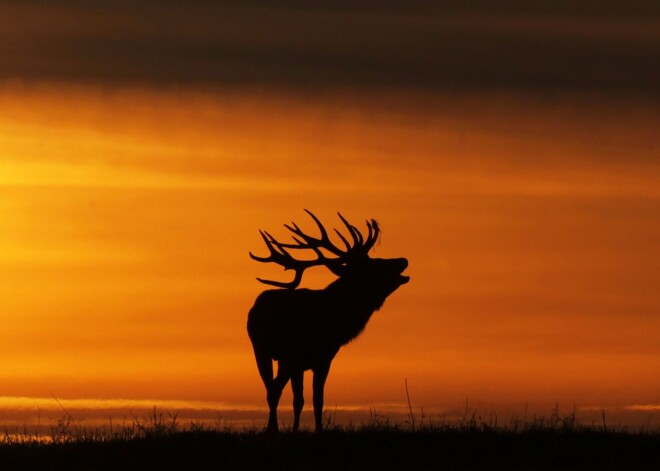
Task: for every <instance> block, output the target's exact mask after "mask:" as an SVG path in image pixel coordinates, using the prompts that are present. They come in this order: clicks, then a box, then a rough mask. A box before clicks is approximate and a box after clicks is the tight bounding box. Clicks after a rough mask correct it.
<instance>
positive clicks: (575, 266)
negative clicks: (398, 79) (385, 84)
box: [0, 83, 660, 413]
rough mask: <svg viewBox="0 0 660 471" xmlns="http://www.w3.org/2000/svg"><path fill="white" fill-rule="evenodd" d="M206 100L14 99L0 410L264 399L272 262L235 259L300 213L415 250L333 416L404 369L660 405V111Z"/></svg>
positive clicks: (504, 394)
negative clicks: (255, 345) (376, 225)
mask: <svg viewBox="0 0 660 471" xmlns="http://www.w3.org/2000/svg"><path fill="white" fill-rule="evenodd" d="M202 90H203V89H197V90H196V91H193V90H191V89H177V90H169V91H168V90H166V89H163V90H160V91H157V90H146V89H144V88H136V87H133V88H122V89H117V88H103V87H94V86H74V85H45V84H41V85H32V86H27V85H20V84H18V83H13V84H11V83H9V84H5V85H3V86H2V87H1V88H0V110H2V111H1V112H0V195H1V196H0V218H1V219H2V227H3V231H1V232H0V321H1V323H2V326H3V327H2V329H1V330H0V356H1V357H2V358H3V362H2V364H0V385H1V386H0V396H2V397H5V398H6V399H4V401H5V403H6V404H5V406H4V407H5V409H11V407H13V406H11V404H16V399H10V398H16V397H27V398H49V396H51V394H54V395H56V396H57V397H59V398H62V399H64V400H92V399H93V400H96V399H110V400H116V399H119V398H121V399H127V400H145V401H147V402H145V403H148V402H150V401H159V400H163V401H164V400H169V401H175V402H172V403H169V404H179V402H176V401H184V402H185V401H188V402H189V403H190V404H195V403H200V401H201V403H205V404H210V405H208V407H209V408H213V407H220V406H218V404H223V407H224V405H227V404H229V405H230V406H227V407H236V408H241V407H243V408H246V407H247V408H250V407H263V406H264V405H265V404H264V400H263V398H264V391H263V386H262V384H261V382H260V379H259V377H258V374H257V371H256V367H255V365H254V360H253V358H252V352H251V347H250V344H249V340H248V338H247V334H246V332H245V322H246V316H247V311H248V310H249V308H250V306H251V304H252V302H253V300H254V298H255V297H256V295H257V294H258V293H259V292H260V290H262V288H263V286H262V285H260V284H259V283H258V282H257V281H255V279H254V278H255V277H256V276H263V277H266V278H269V277H270V278H271V279H272V278H273V277H276V278H277V277H280V273H279V272H277V271H275V270H271V269H270V268H269V267H266V266H263V265H260V264H257V263H255V262H253V261H251V260H250V259H249V258H248V255H247V254H248V251H255V252H259V253H262V252H263V250H264V249H263V248H262V241H261V239H260V237H259V234H258V231H257V229H258V228H265V229H267V230H269V231H271V232H272V233H273V234H274V235H276V236H277V235H279V236H282V237H283V236H284V235H285V234H286V230H285V229H284V228H283V227H282V224H283V223H285V222H289V221H290V220H292V219H295V221H296V222H298V223H300V224H301V225H303V226H304V227H305V228H307V229H309V230H313V224H312V225H310V224H309V221H308V220H307V217H306V215H305V213H304V212H303V211H302V209H303V208H310V209H312V210H313V211H315V212H316V213H317V215H319V216H320V217H321V218H322V219H323V221H324V222H325V223H326V226H332V225H334V226H338V225H339V224H338V223H339V220H338V219H337V218H336V216H335V212H336V211H337V210H340V211H342V213H343V214H344V215H346V216H347V217H348V218H349V219H350V220H352V221H354V223H357V224H358V225H359V224H361V221H363V220H364V219H365V218H367V217H375V218H377V219H378V221H379V222H380V224H381V225H382V227H383V237H382V244H381V245H380V246H377V248H376V249H377V250H376V255H377V256H379V257H389V256H392V257H398V256H405V257H407V258H408V259H409V261H410V268H409V270H408V272H409V274H410V275H411V282H410V283H409V284H408V285H405V286H403V287H402V288H401V289H400V290H399V291H397V292H396V293H394V294H393V295H392V296H391V298H390V299H389V300H388V301H387V303H386V304H385V307H384V308H383V310H382V311H380V312H378V313H377V314H376V315H375V316H374V317H373V318H372V321H371V322H370V324H369V325H368V327H367V329H366V331H365V333H364V334H363V335H362V336H361V337H360V338H359V339H358V340H357V341H355V342H353V343H352V344H350V345H349V346H347V347H345V348H344V349H343V350H342V351H341V353H340V354H339V355H338V357H337V359H336V360H335V362H334V363H333V369H332V371H331V374H330V378H329V381H328V386H327V390H326V398H327V399H326V403H327V406H328V407H334V406H335V405H338V406H339V407H349V406H355V405H357V406H365V407H369V406H371V405H380V406H381V407H385V408H386V407H387V406H386V405H387V404H390V405H393V406H396V405H398V404H402V403H403V402H404V400H405V390H404V386H403V385H404V379H405V378H407V379H408V383H409V386H410V389H411V394H412V396H413V401H414V403H415V404H416V405H418V406H424V407H425V409H426V410H431V411H436V412H438V413H439V412H441V411H445V410H451V409H452V408H457V407H458V408H460V407H462V405H463V404H464V401H465V399H466V398H470V401H474V402H475V403H476V404H481V405H482V406H483V407H486V406H485V405H488V407H490V406H491V405H493V407H495V406H498V405H499V406H500V407H504V406H503V405H511V404H513V405H515V404H518V405H520V404H524V403H530V404H532V405H535V406H536V407H538V408H539V409H542V412H547V411H548V410H549V405H550V404H554V403H555V402H560V403H561V404H566V405H567V406H572V404H577V405H578V406H580V407H585V408H594V407H595V408H600V407H612V408H615V407H619V408H620V407H626V406H635V405H646V406H649V405H650V406H654V405H658V404H660V379H658V378H659V376H658V375H657V372H658V371H660V321H659V319H660V318H659V317H658V314H659V312H660V311H659V310H660V297H659V296H658V293H657V286H658V285H659V284H660V279H659V275H658V273H660V270H659V269H660V266H658V260H660V258H659V257H658V255H659V254H660V222H659V221H660V217H659V216H660V186H658V181H660V180H659V177H660V143H659V141H658V137H657V129H658V126H659V125H660V117H659V115H658V113H657V107H654V106H652V105H648V104H645V103H644V102H643V101H640V100H637V101H635V100H632V101H631V100H617V99H616V98H612V99H611V100H609V101H603V100H598V99H595V98H589V97H588V96H587V97H584V96H583V97H577V96H576V95H572V94H557V95H556V96H554V97H553V99H551V100H550V99H539V98H538V97H537V98H534V97H531V96H529V95H525V94H487V93H483V94H476V93H472V94H467V93H466V94H453V95H446V94H444V95H443V94H437V93H436V94H428V95H425V94H423V93H422V92H419V93H417V94H414V93H410V94H405V93H400V94H390V95H388V94H383V93H377V92H374V93H370V94H369V93H360V94H355V93H349V92H345V93H341V92H336V93H334V94H327V95H324V96H323V97H321V98H317V99H314V100H311V99H308V98H306V97H304V96H297V95H288V94H286V93H279V94H278V93H273V92H265V91H259V90H255V89H245V90H242V91H241V90H233V91H232V92H231V93H230V92H222V91H218V90H217V89H216V90H215V91H212V90H211V89H209V90H207V91H202ZM318 271H319V272H318V273H308V274H306V279H305V281H304V284H305V285H306V286H316V287H320V286H323V284H324V283H326V282H327V281H328V280H330V279H331V277H330V276H329V275H328V274H326V273H323V271H322V270H318ZM280 278H281V277H280ZM287 394H288V393H287ZM308 399H310V398H308ZM2 401H3V399H1V398H0V409H2V407H3V405H2V404H3V402H2ZM12 401H14V402H12ZM34 401H35V403H40V404H41V407H44V405H45V403H47V402H48V399H35V400H34ZM39 401H41V402H39ZM283 401H284V403H285V404H286V405H287V406H288V403H289V402H290V397H289V396H285V397H284V399H283ZM19 402H20V401H19ZM51 402H52V401H51ZM21 404H23V405H22V406H21V407H23V408H25V407H27V408H28V409H29V408H30V406H29V404H32V403H31V402H29V400H28V402H27V403H26V402H25V401H24V402H22V403H21ZM25 404H28V405H25ZM214 404H215V406H214ZM51 405H52V404H51ZM122 407H123V406H122ZM543 408H545V409H543Z"/></svg>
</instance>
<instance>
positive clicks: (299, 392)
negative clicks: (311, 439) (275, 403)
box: [291, 370, 305, 432]
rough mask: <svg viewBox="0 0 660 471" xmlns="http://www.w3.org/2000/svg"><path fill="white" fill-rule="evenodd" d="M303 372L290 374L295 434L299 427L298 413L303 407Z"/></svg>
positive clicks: (298, 371) (297, 371)
mask: <svg viewBox="0 0 660 471" xmlns="http://www.w3.org/2000/svg"><path fill="white" fill-rule="evenodd" d="M303 376H304V371H303V370H296V371H295V372H292V374H291V391H293V431H294V432H297V431H298V428H299V427H300V413H301V412H302V409H303V405H305V397H304V396H303Z"/></svg>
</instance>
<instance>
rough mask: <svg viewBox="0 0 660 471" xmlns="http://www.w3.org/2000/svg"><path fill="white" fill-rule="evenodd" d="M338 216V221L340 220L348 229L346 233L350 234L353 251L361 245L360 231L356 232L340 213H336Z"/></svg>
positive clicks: (355, 228)
mask: <svg viewBox="0 0 660 471" xmlns="http://www.w3.org/2000/svg"><path fill="white" fill-rule="evenodd" d="M337 215H338V216H339V219H341V222H343V223H344V225H345V226H346V227H347V228H348V232H350V233H351V237H352V238H353V247H352V248H353V249H355V248H358V247H360V246H361V245H362V241H363V240H362V234H360V231H358V230H357V227H355V226H354V225H352V224H351V223H350V222H348V221H347V220H346V218H345V217H344V216H342V215H341V213H339V212H338V213H337Z"/></svg>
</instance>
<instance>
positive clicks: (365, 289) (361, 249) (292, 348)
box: [247, 210, 409, 432]
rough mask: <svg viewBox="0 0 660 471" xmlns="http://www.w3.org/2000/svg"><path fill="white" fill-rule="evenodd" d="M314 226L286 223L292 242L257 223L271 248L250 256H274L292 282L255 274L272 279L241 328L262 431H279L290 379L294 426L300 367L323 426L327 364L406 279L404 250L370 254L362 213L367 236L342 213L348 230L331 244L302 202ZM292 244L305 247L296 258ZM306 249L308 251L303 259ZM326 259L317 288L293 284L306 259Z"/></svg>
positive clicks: (373, 225) (374, 234)
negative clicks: (315, 232) (260, 389)
mask: <svg viewBox="0 0 660 471" xmlns="http://www.w3.org/2000/svg"><path fill="white" fill-rule="evenodd" d="M305 211H306V212H307V213H308V214H309V215H310V216H311V217H312V219H313V220H314V222H315V223H316V225H317V226H318V228H319V230H320V233H321V235H320V237H312V236H310V235H307V234H305V233H304V232H303V231H302V230H301V229H300V228H299V227H298V226H297V225H296V224H295V223H291V225H288V224H285V225H284V226H285V227H286V228H287V229H288V230H289V231H291V232H292V233H293V237H292V238H293V243H281V242H278V241H277V240H276V239H275V238H274V237H273V236H271V235H270V234H269V233H268V232H265V231H261V230H260V231H259V233H260V234H261V236H262V238H263V240H264V242H265V244H266V247H267V248H268V250H269V251H270V254H269V255H268V256H266V257H258V256H255V255H253V254H252V253H250V257H251V258H252V259H254V260H256V261H258V262H264V263H269V262H272V263H276V264H278V265H281V266H282V267H284V269H285V270H294V271H295V277H294V279H293V281H291V282H280V281H271V280H264V279H261V278H257V280H259V281H260V282H261V283H265V284H267V285H271V286H276V287H278V288H280V289H271V290H266V291H264V292H262V293H261V294H260V295H259V296H258V297H257V299H256V301H255V303H254V306H253V307H252V309H251V310H250V312H249V314H248V322H247V330H248V335H249V336H250V340H251V341H252V347H253V349H254V355H255V358H256V361H257V368H258V369H259V374H260V375H261V379H262V380H263V382H264V385H265V386H266V392H267V395H266V397H267V401H268V407H269V410H270V414H269V417H268V426H267V428H266V430H267V431H271V432H277V431H278V423H277V406H278V404H279V401H280V397H281V396H282V390H283V389H284V387H285V386H286V384H287V383H288V381H289V380H291V389H292V391H293V411H294V421H293V430H294V431H297V430H298V428H299V425H300V413H301V411H302V408H303V404H304V402H305V401H304V397H303V375H304V372H305V371H306V370H312V373H313V383H312V388H313V404H314V421H315V428H316V431H317V432H319V431H321V430H322V428H323V391H324V387H325V382H326V379H327V377H328V372H329V371H330V364H331V363H332V360H333V359H334V357H335V355H336V354H337V352H338V351H339V349H340V348H341V347H342V346H343V345H345V344H347V343H348V342H350V341H351V340H353V339H354V338H356V337H357V336H358V335H360V333H361V332H362V330H363V329H364V328H365V326H366V325H367V322H368V321H369V319H370V318H371V316H372V314H373V313H374V312H375V311H377V310H378V309H380V307H381V306H382V305H383V303H384V302H385V299H386V298H387V297H388V296H389V295H390V294H392V293H393V292H394V291H395V290H396V289H397V288H398V287H399V286H401V285H402V284H405V283H407V282H408V281H409V277H407V276H404V275H402V274H401V273H402V272H403V271H404V270H405V269H406V267H407V266H408V260H406V259H405V258H394V259H379V258H370V257H369V251H370V250H371V248H372V247H373V246H374V244H375V243H376V241H377V240H378V238H379V235H380V226H379V225H378V223H377V222H376V220H375V219H371V220H370V221H369V220H368V221H367V228H368V234H367V236H366V238H365V237H364V236H363V235H362V233H361V232H360V231H359V230H358V229H357V228H356V227H355V226H353V225H351V224H350V223H349V222H348V221H347V220H346V219H344V217H343V216H342V215H341V214H340V213H337V214H338V215H339V218H340V219H341V220H342V222H343V223H344V225H345V226H346V228H347V229H348V233H349V237H350V239H351V240H352V241H351V242H349V239H348V238H346V237H345V236H344V235H342V233H341V232H339V231H338V230H337V229H335V232H336V234H337V236H338V237H339V238H340V239H341V241H342V243H343V245H344V246H345V247H344V248H340V247H337V246H336V245H335V244H334V243H332V241H331V240H330V238H329V236H328V232H327V231H326V229H325V228H324V227H323V224H321V222H320V221H319V219H318V218H317V217H316V216H315V215H314V214H312V212H311V211H308V210H305ZM294 251H301V252H302V253H304V254H307V255H308V256H307V258H305V259H296V258H294V256H293V255H292V253H293V252H294ZM309 255H311V256H312V257H314V258H312V259H309V258H310V257H309ZM314 266H324V267H326V268H327V269H329V270H330V271H331V272H332V273H333V274H335V275H336V276H337V277H338V278H337V279H336V280H334V281H333V282H332V283H330V284H329V285H328V286H327V287H326V288H324V289H321V290H311V289H305V288H300V289H296V288H298V285H299V284H300V281H301V280H302V275H303V272H304V271H305V270H306V269H307V268H310V267H314ZM273 361H277V363H278V367H277V376H275V377H274V376H273Z"/></svg>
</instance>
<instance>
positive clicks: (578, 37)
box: [0, 0, 660, 96]
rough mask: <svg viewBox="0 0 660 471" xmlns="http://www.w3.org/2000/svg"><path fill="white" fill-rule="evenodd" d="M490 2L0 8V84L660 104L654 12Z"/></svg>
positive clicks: (658, 25) (600, 5)
mask: <svg viewBox="0 0 660 471" xmlns="http://www.w3.org/2000/svg"><path fill="white" fill-rule="evenodd" d="M492 3H493V2H485V1H477V2H470V5H471V6H470V8H469V9H466V8H465V7H462V6H461V2H455V1H450V2H443V3H440V2H421V1H416V2H415V1H413V2H399V1H389V2H387V1H386V2H384V3H382V4H381V3H380V2H379V3H378V5H377V6H378V8H376V6H375V5H374V6H372V5H370V4H367V5H366V6H364V5H363V6H361V7H355V6H354V5H353V3H352V2H351V3H349V2H337V3H333V4H332V6H324V7H313V6H310V4H308V3H302V2H291V1H289V2H285V3H278V4H277V6H272V5H271V3H269V2H258V1H248V2H241V3H240V5H238V6H237V5H233V4H231V3H228V2H210V1H199V0H198V1H193V2H185V3H184V2H174V1H164V2H155V1H140V2H126V1H117V2H92V3H91V4H90V2H82V1H69V2H56V3H52V2H39V1H27V2H5V3H3V4H2V5H0V18H2V25H0V78H1V79H19V80H55V81H72V82H100V83H116V84H135V83H139V84H146V85H170V84H190V85H256V86H265V87H268V86H276V87H292V88H297V89H300V88H311V89H319V88H357V89H361V88H403V89H425V90H442V89H467V90H471V89H503V90H507V89H513V90H535V91H544V90H571V91H606V92H607V91H615V92H625V93H641V94H651V95H655V96H657V95H660V82H658V80H657V77H658V76H660V74H659V72H660V66H659V65H658V64H660V7H658V6H657V2H640V1H638V2H632V3H630V4H629V5H626V7H625V11H622V10H621V9H620V8H618V7H617V6H616V3H620V2H580V4H579V5H577V6H576V5H575V2H567V1H559V2H520V1H518V2H514V1H509V2H497V3H498V5H497V6H493V5H492ZM549 3H551V4H549Z"/></svg>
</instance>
